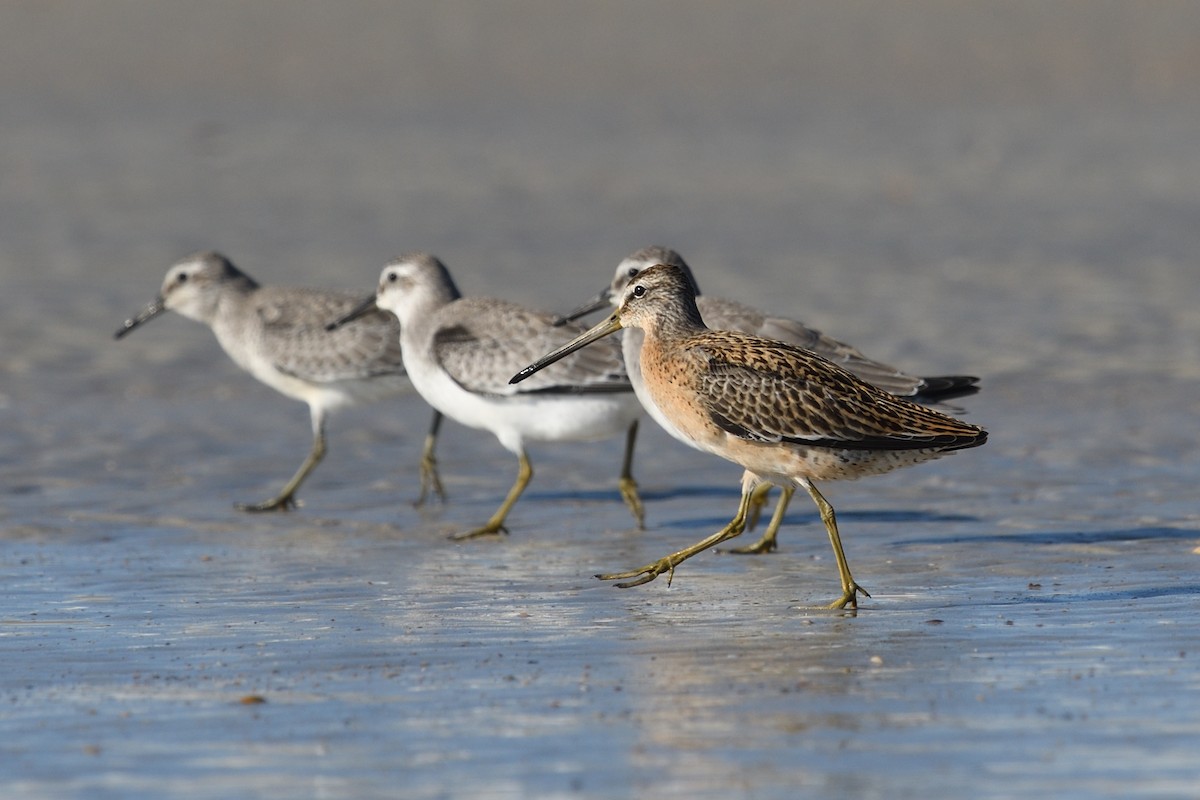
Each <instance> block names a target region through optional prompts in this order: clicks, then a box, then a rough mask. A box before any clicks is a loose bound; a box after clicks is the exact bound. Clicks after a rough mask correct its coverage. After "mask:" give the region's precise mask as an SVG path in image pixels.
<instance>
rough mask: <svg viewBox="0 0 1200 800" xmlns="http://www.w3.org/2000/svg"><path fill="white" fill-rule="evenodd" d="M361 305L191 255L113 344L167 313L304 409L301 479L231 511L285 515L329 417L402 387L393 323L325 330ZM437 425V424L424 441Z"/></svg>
mask: <svg viewBox="0 0 1200 800" xmlns="http://www.w3.org/2000/svg"><path fill="white" fill-rule="evenodd" d="M358 300H359V297H358V296H357V295H354V294H349V293H343V292H335V291H324V290H317V289H302V288H293V287H279V286H261V285H259V284H258V282H256V281H255V280H254V279H253V278H251V277H250V276H249V275H247V274H245V273H244V272H242V271H241V270H239V269H238V268H237V267H235V266H234V265H233V263H232V262H231V261H230V260H229V259H228V258H226V257H225V256H223V255H221V254H220V253H215V252H204V253H196V254H195V255H192V256H189V257H187V258H185V259H183V260H182V261H180V262H178V263H176V264H175V265H174V266H172V267H171V268H170V269H169V270H168V271H167V275H166V278H164V279H163V283H162V289H161V290H160V291H159V294H158V296H157V297H156V298H155V299H154V300H153V301H152V302H151V303H150V304H149V305H147V306H146V307H145V308H144V309H143V310H142V311H141V312H139V313H138V314H137V315H136V316H134V317H132V318H130V319H127V320H126V321H125V324H124V325H122V326H121V328H120V330H118V331H117V332H116V335H115V336H116V338H117V339H120V338H121V337H123V336H125V335H126V334H127V333H129V332H130V331H132V330H133V329H134V328H137V327H139V326H140V325H142V324H143V323H145V322H148V321H149V320H151V319H154V318H155V317H157V316H159V315H160V314H162V313H163V312H165V311H175V312H178V313H179V314H182V315H183V316H185V317H188V318H189V319H193V320H195V321H197V322H200V323H203V324H204V325H207V326H208V327H209V328H211V329H212V332H213V333H214V334H216V337H217V341H218V342H219V343H220V345H221V348H222V349H224V351H225V352H226V354H228V356H229V357H230V358H231V359H233V361H234V363H235V364H237V365H238V366H239V367H241V368H242V369H244V370H246V371H247V372H249V373H250V374H251V375H253V376H254V377H255V378H257V379H258V380H260V381H262V382H263V383H265V384H266V385H267V386H270V387H271V388H272V389H275V390H276V391H278V392H280V393H281V394H284V395H286V396H288V397H291V398H293V399H295V400H301V401H303V402H305V403H307V404H308V408H309V414H310V416H311V420H312V435H313V442H312V448H311V450H310V451H309V454H308V457H307V458H305V459H304V462H303V463H302V464H301V465H300V469H299V470H297V472H296V474H295V475H294V476H292V478H291V480H289V481H288V482H287V484H286V485H284V487H283V490H282V491H281V492H280V493H279V494H278V495H276V496H275V497H272V498H271V499H269V500H265V501H263V502H261V503H249V504H247V503H239V504H237V505H236V508H238V509H239V510H241V511H283V510H287V509H290V508H294V507H295V506H296V490H297V489H299V488H300V484H301V483H303V482H304V479H305V478H307V477H308V475H309V473H311V472H312V471H313V469H314V468H316V466H317V464H319V463H320V461H321V459H322V458H324V456H325V451H326V444H325V420H326V418H327V417H328V415H329V414H330V413H331V412H332V411H334V410H336V409H338V408H341V407H344V406H351V405H356V404H358V403H362V402H367V401H371V400H376V399H380V398H383V397H387V396H389V395H393V394H396V393H397V392H400V391H402V390H403V389H404V388H405V387H406V386H407V385H408V381H407V380H406V379H405V377H404V363H403V360H402V358H401V355H400V326H399V325H398V324H397V323H396V320H395V319H394V318H393V317H392V316H391V315H390V314H385V313H382V312H376V313H375V314H371V315H365V316H363V317H362V318H361V319H359V320H358V321H357V322H356V323H355V324H354V325H349V326H346V327H345V328H342V329H341V330H338V331H337V332H334V333H330V332H328V331H326V330H325V324H326V323H327V322H328V321H329V320H330V319H332V318H333V317H336V316H338V315H339V314H343V313H345V312H346V311H348V310H349V309H351V308H353V307H354V305H355V304H356V303H357V302H358ZM437 424H438V418H437V416H436V415H435V417H434V423H433V425H432V426H431V428H430V435H431V436H432V435H435V434H436V431H437ZM426 481H431V482H432V485H433V486H434V487H435V490H437V489H439V488H440V481H438V479H437V471H436V465H434V464H433V463H432V462H430V463H429V464H424V463H423V465H422V485H423V486H424V484H425V482H426Z"/></svg>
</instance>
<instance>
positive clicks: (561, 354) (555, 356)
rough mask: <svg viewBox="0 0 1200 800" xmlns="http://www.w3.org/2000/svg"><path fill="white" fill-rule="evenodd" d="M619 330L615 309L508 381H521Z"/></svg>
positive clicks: (618, 318) (618, 315) (618, 320)
mask: <svg viewBox="0 0 1200 800" xmlns="http://www.w3.org/2000/svg"><path fill="white" fill-rule="evenodd" d="M619 330H621V317H620V313H619V312H617V311H614V312H613V313H612V314H611V315H610V316H609V317H608V319H606V320H604V321H603V322H600V323H599V324H597V325H595V326H594V327H592V328H591V329H589V330H587V331H584V332H583V333H581V334H579V335H578V336H576V337H575V338H574V339H572V340H571V341H569V342H567V343H566V344H564V345H563V346H562V347H560V348H558V349H557V350H555V351H554V352H553V353H547V354H546V355H544V356H542V357H541V358H539V359H538V360H537V361H535V362H533V363H532V364H530V365H529V366H528V367H526V368H525V369H523V370H521V371H520V372H518V373H517V374H516V375H513V376H512V378H510V379H509V381H508V382H509V383H520V382H521V381H523V380H525V379H526V378H528V377H529V376H530V375H532V374H533V373H535V372H537V371H538V370H540V369H544V368H545V367H548V366H550V365H551V364H553V363H554V362H555V361H558V360H559V359H561V358H565V357H566V356H569V355H571V353H574V352H575V351H576V350H579V349H580V348H582V347H587V346H588V345H589V344H591V343H592V342H594V341H596V340H597V339H603V338H604V337H605V336H608V335H609V334H610V333H616V332H617V331H619Z"/></svg>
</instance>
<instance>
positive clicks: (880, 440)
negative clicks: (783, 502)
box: [513, 265, 987, 608]
mask: <svg viewBox="0 0 1200 800" xmlns="http://www.w3.org/2000/svg"><path fill="white" fill-rule="evenodd" d="M623 327H626V328H627V327H635V328H639V329H641V330H642V332H643V333H644V339H643V342H642V346H641V353H640V355H641V369H642V376H643V379H644V380H645V384H646V389H647V391H648V392H649V394H650V396H651V398H652V400H653V402H654V404H655V406H656V407H657V408H658V409H659V411H660V412H661V413H662V415H663V416H664V417H666V418H667V419H668V420H669V421H670V424H671V425H672V426H673V427H674V428H675V431H676V432H677V435H680V436H684V437H686V438H687V440H688V441H689V443H690V444H691V445H692V446H694V447H696V448H697V449H700V450H705V451H707V452H711V453H713V454H715V455H719V456H721V457H722V458H725V459H727V460H730V461H732V462H734V463H736V464H739V465H741V466H742V467H743V468H744V469H745V470H746V474H745V476H744V478H743V487H742V501H741V504H740V506H739V510H738V514H737V516H735V517H734V519H733V521H731V522H730V524H729V525H727V526H726V527H725V528H723V529H722V530H721V531H719V532H717V533H716V534H714V535H712V536H710V537H708V538H706V539H704V540H702V541H701V542H699V543H697V544H696V545H693V546H691V547H688V548H685V549H683V550H680V551H678V552H676V553H673V554H671V555H669V556H666V557H664V558H663V559H660V560H659V561H657V562H655V563H653V564H648V565H646V566H645V567H642V568H641V569H637V570H631V571H629V572H625V573H619V574H616V575H605V576H601V577H603V578H605V579H622V578H635V579H636V580H634V581H632V582H630V583H628V584H619V585H637V584H639V583H645V582H647V581H649V580H653V579H654V578H655V577H657V576H658V575H660V574H662V573H664V572H669V573H672V574H673V573H674V569H675V567H676V566H677V565H678V564H679V563H681V562H682V561H684V560H686V559H687V558H690V557H691V556H693V555H695V554H696V553H698V552H701V551H702V550H704V549H707V548H709V547H712V546H714V545H716V544H718V543H720V542H722V541H724V540H726V539H729V538H732V537H734V536H737V535H739V534H740V533H741V532H742V530H743V529H744V527H745V517H746V512H747V507H748V504H749V498H750V494H751V492H752V491H753V489H754V488H755V487H756V486H757V485H758V484H759V483H760V482H761V481H764V480H767V481H771V482H775V483H780V484H789V485H795V486H800V487H804V488H805V489H806V490H807V491H808V492H809V494H810V495H811V496H812V497H813V500H814V502H816V503H817V505H818V507H819V508H820V509H821V512H822V518H823V520H824V521H825V524H826V529H827V531H828V533H829V537H830V541H831V543H832V544H833V547H834V553H835V555H836V556H837V561H838V569H839V573H840V576H841V579H842V597H841V598H840V599H839V600H838V601H835V603H834V604H833V606H834V607H838V608H841V607H844V606H846V605H856V604H857V595H858V593H860V592H863V590H862V589H861V587H859V586H858V584H856V583H855V582H854V580H853V578H852V577H851V575H850V570H849V567H848V565H847V564H846V561H845V556H844V554H843V553H842V548H841V540H840V536H839V534H838V531H837V525H836V521H835V519H834V513H833V509H832V508H831V507H830V506H829V505H828V503H827V502H826V501H825V499H824V498H823V497H822V496H821V494H820V492H818V491H817V490H816V487H815V485H814V484H813V482H814V481H817V480H831V479H852V478H857V477H861V476H864V475H874V474H880V473H883V472H887V471H890V470H892V469H895V468H897V467H902V466H908V465H910V464H916V463H920V462H922V461H928V460H930V459H933V458H937V457H939V456H941V455H943V454H944V453H947V452H950V451H953V450H958V449H964V448H968V447H976V446H978V445H981V444H983V443H984V442H985V441H986V440H987V433H986V432H985V431H984V430H983V429H982V428H980V427H978V426H976V425H971V424H969V423H966V422H962V421H960V420H957V419H954V418H953V417H950V416H948V415H946V414H943V413H941V412H939V411H936V410H934V409H931V408H927V407H925V406H922V405H918V404H916V403H913V402H910V401H908V400H905V399H903V398H898V397H896V396H894V395H891V394H889V393H887V392H885V391H882V390H881V389H879V388H877V387H875V386H872V385H871V384H869V383H866V382H864V381H863V380H861V379H859V378H857V377H855V376H854V375H853V374H851V373H850V372H848V371H846V370H844V369H842V368H841V367H839V366H837V365H836V364H833V363H832V362H829V361H827V360H825V359H823V358H821V357H820V356H818V355H816V354H814V353H812V352H811V351H808V350H805V349H803V348H800V347H797V346H795V345H790V344H787V343H785V342H778V341H774V340H770V339H764V338H761V337H756V336H751V335H749V334H744V333H740V332H734V331H714V330H709V329H708V328H706V327H705V325H704V321H703V319H702V318H701V312H700V310H699V308H698V307H697V304H696V297H695V289H694V284H693V283H692V282H691V281H689V279H688V276H687V275H686V274H685V273H684V272H683V271H682V270H681V269H679V268H678V267H675V266H670V265H660V266H654V267H651V268H649V269H647V270H645V271H643V272H642V273H640V274H639V275H638V276H637V277H636V278H635V279H634V280H633V281H632V282H631V283H630V284H629V286H627V287H626V288H625V290H624V292H623V294H622V297H621V302H620V305H619V307H618V309H617V311H616V312H615V313H614V314H613V315H612V316H611V317H609V318H608V319H607V320H605V321H604V322H601V323H600V324H598V325H596V326H595V327H593V328H592V329H591V330H589V331H587V332H585V333H584V334H582V335H581V336H579V337H577V338H576V339H575V340H574V341H573V342H571V343H570V344H568V345H566V346H564V347H561V348H559V349H558V350H556V351H554V352H552V353H550V354H548V355H546V356H544V357H543V358H542V359H541V360H539V361H537V362H535V363H534V364H532V365H531V366H530V367H527V368H526V369H525V370H522V372H520V373H518V374H517V375H516V376H515V377H514V379H513V380H515V381H520V380H523V379H524V377H525V376H527V375H531V374H535V373H536V372H537V371H538V370H539V369H541V368H542V367H543V366H544V365H546V364H549V363H553V362H554V361H555V360H556V359H558V358H561V357H563V356H564V355H566V354H569V353H572V352H574V351H575V350H578V349H579V348H581V347H585V346H586V345H588V344H589V343H591V342H593V341H596V340H597V339H599V338H601V337H603V336H606V335H608V334H610V333H613V332H614V331H616V330H619V329H620V328H623ZM863 593H864V594H865V592H863Z"/></svg>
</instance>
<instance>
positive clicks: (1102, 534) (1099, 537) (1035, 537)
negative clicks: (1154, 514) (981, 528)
mask: <svg viewBox="0 0 1200 800" xmlns="http://www.w3.org/2000/svg"><path fill="white" fill-rule="evenodd" d="M1156 539H1161V540H1200V530H1192V529H1189V528H1171V527H1167V526H1165V525H1154V526H1149V527H1145V528H1115V529H1112V530H1104V531H1078V530H1065V531H1031V532H1028V533H988V534H981V535H975V536H962V535H949V536H941V537H932V536H927V537H924V538H920V539H901V540H898V541H896V542H895V546H897V547H908V546H914V545H916V546H920V545H930V544H989V543H990V544H996V543H1003V544H1039V545H1088V544H1117V543H1120V542H1142V541H1147V540H1156Z"/></svg>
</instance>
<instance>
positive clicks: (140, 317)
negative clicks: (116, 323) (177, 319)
mask: <svg viewBox="0 0 1200 800" xmlns="http://www.w3.org/2000/svg"><path fill="white" fill-rule="evenodd" d="M166 310H167V305H166V302H165V301H164V300H163V299H162V298H161V297H156V298H154V302H152V303H150V304H149V305H148V306H146V307H145V308H143V309H142V310H141V311H139V312H138V313H137V316H135V317H130V318H129V319H127V320H125V324H124V325H122V326H121V327H120V329H119V330H118V331H117V332H116V333H114V334H113V338H114V339H120V338H121V337H122V336H124V335H125V334H127V333H129V332H130V331H131V330H133V329H134V328H136V327H137V326H139V325H141V324H142V323H143V322H149V321H150V320H152V319H154V318H155V317H157V316H158V315H159V314H161V313H163V312H164V311H166Z"/></svg>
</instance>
